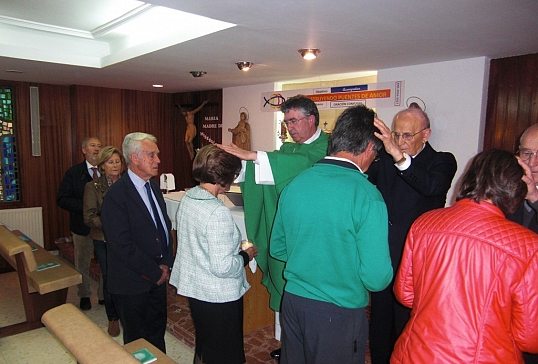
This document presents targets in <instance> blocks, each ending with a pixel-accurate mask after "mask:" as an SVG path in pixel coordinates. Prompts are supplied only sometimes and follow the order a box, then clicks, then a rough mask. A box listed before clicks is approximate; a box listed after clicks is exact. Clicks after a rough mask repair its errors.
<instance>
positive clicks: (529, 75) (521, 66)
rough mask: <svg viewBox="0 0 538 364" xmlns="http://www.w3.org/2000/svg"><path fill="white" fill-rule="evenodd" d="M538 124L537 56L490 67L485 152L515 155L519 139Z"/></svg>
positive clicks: (503, 60) (502, 61)
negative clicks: (501, 150)
mask: <svg viewBox="0 0 538 364" xmlns="http://www.w3.org/2000/svg"><path fill="white" fill-rule="evenodd" d="M534 123H538V54H529V55H525V56H517V57H509V58H501V59H494V60H492V61H491V64H490V76H489V88H488V101H487V113H486V129H485V135H484V150H486V149H491V148H498V149H504V150H508V151H510V152H515V151H516V148H517V146H518V144H519V137H520V136H521V134H522V133H523V131H524V130H525V129H526V128H527V127H528V126H530V125H531V124H534Z"/></svg>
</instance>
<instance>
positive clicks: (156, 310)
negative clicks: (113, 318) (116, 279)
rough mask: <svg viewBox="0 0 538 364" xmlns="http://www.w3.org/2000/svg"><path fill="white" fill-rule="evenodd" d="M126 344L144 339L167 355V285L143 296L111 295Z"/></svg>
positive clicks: (157, 287) (152, 289) (153, 287)
mask: <svg viewBox="0 0 538 364" xmlns="http://www.w3.org/2000/svg"><path fill="white" fill-rule="evenodd" d="M111 296H112V300H113V301H114V306H115V307H116V313H117V314H118V316H119V319H120V321H121V326H122V327H123V342H124V343H125V344H127V343H130V342H131V341H135V340H137V339H140V338H144V339H146V340H147V341H149V342H150V343H152V344H153V345H155V346H156V347H157V348H159V349H160V350H161V351H162V352H163V353H166V345H165V343H164V333H165V331H166V283H165V284H161V285H160V286H158V285H156V284H154V285H153V286H151V289H150V290H149V291H148V292H144V293H141V294H128V295H123V294H111Z"/></svg>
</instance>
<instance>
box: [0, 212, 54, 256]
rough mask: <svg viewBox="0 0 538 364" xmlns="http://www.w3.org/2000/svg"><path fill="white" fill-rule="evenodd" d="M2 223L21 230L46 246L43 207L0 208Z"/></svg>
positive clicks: (0, 220) (12, 228)
mask: <svg viewBox="0 0 538 364" xmlns="http://www.w3.org/2000/svg"><path fill="white" fill-rule="evenodd" d="M0 223H1V224H3V225H6V226H7V227H8V228H9V229H11V230H20V231H21V232H22V233H23V234H24V235H26V236H28V237H29V238H30V239H32V240H33V241H35V242H36V243H37V244H38V245H40V246H42V247H43V248H44V247H45V244H44V243H43V208H42V207H29V208H24V209H6V210H0Z"/></svg>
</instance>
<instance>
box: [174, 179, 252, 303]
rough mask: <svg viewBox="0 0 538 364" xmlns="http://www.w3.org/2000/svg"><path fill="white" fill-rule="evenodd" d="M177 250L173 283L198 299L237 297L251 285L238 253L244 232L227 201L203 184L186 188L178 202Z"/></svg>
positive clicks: (181, 292) (184, 292)
mask: <svg viewBox="0 0 538 364" xmlns="http://www.w3.org/2000/svg"><path fill="white" fill-rule="evenodd" d="M176 221H177V253H176V260H175V262H174V266H173V268H172V273H171V275H170V284H171V285H173V286H175V287H176V288H177V293H178V294H180V295H183V296H186V297H191V298H195V299H197V300H201V301H205V302H211V303H224V302H231V301H235V300H238V299H239V298H241V297H242V296H243V294H245V292H246V291H247V290H248V289H249V288H250V285H249V284H248V282H247V279H246V274H245V268H244V259H243V257H242V256H241V255H240V254H239V251H240V247H241V232H240V231H239V228H238V227H237V225H236V224H235V222H234V220H233V217H232V214H231V212H230V210H229V209H228V208H227V207H226V206H225V205H224V203H223V202H222V201H221V200H220V199H218V198H216V197H215V196H213V195H212V194H211V193H209V192H208V191H206V190H204V189H203V188H201V187H199V186H198V187H194V188H192V189H190V190H189V191H187V193H186V194H185V196H183V199H182V200H181V202H180V204H179V208H178V211H177V216H176Z"/></svg>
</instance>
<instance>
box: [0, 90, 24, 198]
mask: <svg viewBox="0 0 538 364" xmlns="http://www.w3.org/2000/svg"><path fill="white" fill-rule="evenodd" d="M13 100H14V90H13V89H12V88H11V87H1V86H0V118H1V119H3V120H10V121H11V122H12V123H13V127H10V128H8V130H3V131H2V132H3V133H6V134H7V133H10V134H11V133H14V131H15V130H16V121H14V120H13V104H14V102H13ZM16 140H17V139H16V135H13V134H11V135H5V134H4V135H3V136H1V137H0V141H1V145H0V149H2V152H1V154H0V156H2V157H1V158H0V173H2V176H1V178H0V203H1V202H7V201H19V200H20V181H19V179H18V172H19V171H18V164H17V144H16Z"/></svg>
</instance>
